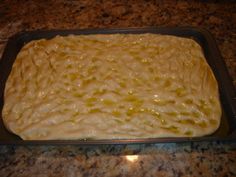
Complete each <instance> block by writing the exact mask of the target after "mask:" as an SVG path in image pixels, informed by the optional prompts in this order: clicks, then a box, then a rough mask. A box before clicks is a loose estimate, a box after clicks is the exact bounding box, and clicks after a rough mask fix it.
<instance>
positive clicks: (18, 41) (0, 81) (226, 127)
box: [0, 27, 236, 145]
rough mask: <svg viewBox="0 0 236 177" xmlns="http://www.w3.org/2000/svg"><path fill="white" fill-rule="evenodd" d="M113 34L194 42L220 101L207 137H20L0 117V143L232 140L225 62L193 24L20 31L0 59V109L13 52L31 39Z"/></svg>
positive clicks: (235, 112)
mask: <svg viewBox="0 0 236 177" xmlns="http://www.w3.org/2000/svg"><path fill="white" fill-rule="evenodd" d="M114 33H124V34H127V33H132V34H140V33H156V34H168V35H175V36H180V37H186V38H192V39H194V40H195V41H196V42H198V43H199V44H200V45H201V47H202V49H203V52H204V55H205V57H206V59H207V62H208V63H209V65H210V67H211V68H212V70H213V72H214V74H215V77H216V79H217V81H218V85H219V91H220V100H221V104H222V111H223V113H222V117H221V124H220V127H219V129H218V130H217V131H216V132H215V133H213V134H212V135H209V136H204V137H196V138H148V139H128V140H127V139H125V140H122V139H119V140H116V139H115V140H40V141H38V140H33V141H32V140H30V141H29V140H27V141H26V140H22V139H21V138H19V137H18V136H16V135H14V134H12V133H10V132H9V131H7V130H6V128H5V127H4V125H3V122H2V117H0V144H18V145H21V144H31V145H36V144H62V145H63V144H80V145H91V144H95V145H102V144H131V143H158V142H189V141H203V140H204V141H212V140H230V141H232V140H236V92H235V90H234V86H233V84H232V81H231V79H230V77H229V74H228V72H227V68H226V66H225V63H224V61H223V59H222V57H221V55H220V52H219V50H218V48H217V45H216V42H215V40H214V39H213V37H212V35H211V34H210V33H209V32H208V31H206V30H204V29H200V28H193V27H175V28H167V27H150V28H126V29H80V30H51V31H31V32H22V33H19V34H17V35H15V36H13V37H11V38H10V39H9V40H8V43H7V45H6V48H5V51H4V53H3V56H2V59H1V61H0V71H1V75H0V96H1V97H0V110H1V111H2V107H3V102H4V100H3V93H4V87H5V83H6V80H7V77H8V75H9V73H10V71H11V67H12V65H13V63H14V60H15V58H16V55H17V54H18V52H19V51H20V49H21V48H22V47H23V45H24V44H26V43H27V42H29V41H31V40H37V39H41V38H47V39H49V38H52V37H54V36H56V35H61V36H66V35H69V34H76V35H80V34H114Z"/></svg>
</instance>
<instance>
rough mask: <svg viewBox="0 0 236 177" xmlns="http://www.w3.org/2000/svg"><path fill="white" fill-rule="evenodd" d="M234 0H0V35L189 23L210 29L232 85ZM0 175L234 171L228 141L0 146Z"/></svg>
mask: <svg viewBox="0 0 236 177" xmlns="http://www.w3.org/2000/svg"><path fill="white" fill-rule="evenodd" d="M235 9H236V2H235V1H226V2H224V1H182V0H180V1H170V0H167V1H150V0H146V1H144V0H138V1H135V0H131V1H125V0H122V1H99V0H98V1H95V0H83V1H74V0H73V1H62V0H57V1H56V0H54V1H52V0H49V1H36V0H35V1H26V0H25V1H10V0H5V1H1V4H0V56H1V55H2V52H3V50H4V47H5V45H6V41H7V40H8V38H9V37H10V36H12V35H14V34H16V33H18V32H20V31H27V30H37V29H78V28H80V29H81V28H116V27H145V26H168V27H170V26H196V27H203V28H206V29H208V30H209V31H210V32H211V33H212V34H213V35H214V37H215V39H216V42H217V45H218V47H219V49H220V51H221V54H222V56H223V58H224V60H225V62H226V65H227V68H228V71H229V73H230V76H231V78H232V80H233V83H234V86H235V87H236V50H235V46H236V10H235ZM0 176H1V177H5V176H6V177H7V176H11V177H15V176H17V177H26V176H40V177H44V176H50V177H53V176H57V177H59V176H71V177H74V176H189V177H190V176H236V142H235V141H234V142H229V141H228V142H220V141H217V142H216V141H214V142H195V143H193V142H192V143H191V142H186V143H159V144H158V143H157V144H146V145H145V144H140V145H103V146H78V145H67V146H56V145H55V146H46V145H45V146H43V145H41V146H29V145H28V146H13V145H1V146H0Z"/></svg>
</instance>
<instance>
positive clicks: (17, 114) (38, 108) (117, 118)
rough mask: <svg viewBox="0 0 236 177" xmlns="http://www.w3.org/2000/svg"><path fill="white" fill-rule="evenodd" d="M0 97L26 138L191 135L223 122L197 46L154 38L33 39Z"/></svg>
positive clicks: (6, 115) (8, 118)
mask: <svg viewBox="0 0 236 177" xmlns="http://www.w3.org/2000/svg"><path fill="white" fill-rule="evenodd" d="M4 99H5V104H4V107H3V113H2V114H3V121H4V124H5V126H6V127H7V128H8V129H9V130H10V131H12V132H13V133H15V134H17V135H19V136H20V137H21V138H23V139H25V140H42V139H87V138H92V139H120V138H124V139H131V138H157V137H195V136H203V135H207V134H211V133H213V132H214V131H215V130H216V129H217V128H218V127H219V124H220V117H221V108H220V102H219V93H218V86H217V82H216V80H215V77H214V75H213V73H212V71H211V69H210V67H209V65H208V64H207V62H206V60H205V58H204V55H203V53H202V50H201V47H200V46H199V45H198V44H197V43H196V42H195V41H194V40H192V39H187V38H180V37H175V36H168V35H157V34H103V35H99V34H96V35H79V36H73V35H70V36H67V37H61V36H57V37H55V38H53V39H50V40H45V39H41V40H37V41H31V42H30V43H28V44H26V45H25V46H24V47H23V48H22V50H21V51H20V53H19V54H18V56H17V58H16V60H15V63H14V64H13V68H12V71H11V73H10V76H9V78H8V80H7V83H6V88H5V93H4Z"/></svg>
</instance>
